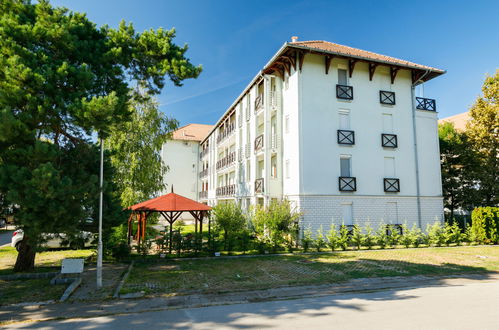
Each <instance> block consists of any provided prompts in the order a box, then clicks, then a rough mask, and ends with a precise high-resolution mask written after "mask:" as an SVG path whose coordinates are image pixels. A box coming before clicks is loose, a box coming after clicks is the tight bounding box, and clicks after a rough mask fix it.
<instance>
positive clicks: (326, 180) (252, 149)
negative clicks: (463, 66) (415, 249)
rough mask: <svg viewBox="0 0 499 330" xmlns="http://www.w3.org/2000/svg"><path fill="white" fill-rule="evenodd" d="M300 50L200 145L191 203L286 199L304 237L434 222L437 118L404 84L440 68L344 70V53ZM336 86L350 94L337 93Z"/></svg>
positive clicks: (286, 52) (265, 73) (367, 63)
mask: <svg viewBox="0 0 499 330" xmlns="http://www.w3.org/2000/svg"><path fill="white" fill-rule="evenodd" d="M342 47H343V46H342ZM302 49H303V47H296V48H295V47H294V43H288V44H285V45H284V46H283V48H281V50H280V51H279V52H278V53H277V54H276V56H275V57H274V58H273V59H272V60H271V61H270V62H269V64H267V66H266V67H265V68H264V70H262V72H261V73H260V74H258V75H257V76H256V77H255V79H254V80H253V81H252V82H251V83H250V85H249V86H248V87H247V88H246V89H245V90H244V92H243V93H242V94H241V95H240V97H238V99H237V100H236V101H235V102H234V103H233V105H232V106H231V107H230V108H229V110H227V111H226V113H225V114H224V116H223V117H222V118H221V119H220V120H219V121H218V122H217V124H216V125H215V128H214V129H213V130H212V132H211V133H210V134H209V136H208V137H207V138H206V139H205V140H204V141H202V142H201V146H200V149H201V151H202V152H201V153H200V154H199V162H200V165H199V169H200V172H201V171H202V170H205V171H204V172H203V173H201V175H200V179H199V196H198V198H199V200H200V201H201V202H206V203H208V204H210V205H214V204H216V203H217V202H218V201H220V200H227V199H230V200H236V201H238V202H240V203H241V205H242V206H243V207H248V205H249V204H256V203H260V204H267V203H269V202H270V201H271V200H272V199H278V200H279V199H283V198H287V199H289V200H291V201H293V202H294V203H295V205H296V206H297V207H298V209H299V210H300V211H301V212H302V213H303V219H302V228H304V227H307V226H310V227H311V229H312V230H313V231H315V230H316V229H317V228H318V226H319V225H323V226H324V228H325V229H327V228H328V227H329V225H330V224H331V223H332V222H333V223H335V224H338V225H341V224H342V223H345V224H348V225H353V224H361V225H365V223H366V222H368V221H369V222H370V223H371V225H372V226H373V227H377V224H378V223H380V222H382V221H383V222H385V223H392V224H403V223H407V225H408V226H409V227H410V226H412V225H413V224H417V225H419V226H421V227H422V228H423V229H425V228H426V225H427V224H428V223H433V222H434V221H435V220H441V219H442V214H443V204H442V190H441V178H440V161H439V147H438V132H437V113H436V111H434V110H435V107H434V103H431V102H432V101H433V100H429V99H428V101H425V100H426V99H425V100H421V99H420V100H419V101H422V102H429V104H428V106H426V105H424V106H422V108H425V109H426V110H420V109H417V108H416V103H415V102H416V99H415V98H414V86H415V85H417V84H419V83H421V82H422V81H424V78H422V77H425V73H424V71H423V70H422V69H421V68H427V69H426V77H430V75H429V72H431V74H433V76H437V75H438V74H441V73H443V71H441V70H438V69H434V70H435V71H431V70H429V69H432V68H428V67H423V66H417V65H415V64H414V66H411V65H412V64H411V65H408V66H403V65H398V64H393V63H384V62H383V61H381V60H377V59H372V58H371V59H360V58H359V57H358V56H357V57H356V58H355V61H356V62H355V63H354V66H353V67H352V64H351V63H352V59H351V58H350V57H349V56H348V55H346V54H334V57H333V56H332V55H331V54H332V53H331V52H327V51H324V52H321V51H313V52H312V51H309V52H305V51H302ZM375 55H376V54H375ZM328 56H329V58H331V57H332V59H329V60H328ZM286 57H287V61H288V65H287V66H286V65H282V64H281V65H282V70H281V71H280V70H279V65H280V64H275V63H283V62H284V63H286V62H285V61H284V60H283V58H284V59H286ZM293 57H294V58H293ZM325 59H326V60H325ZM325 63H326V64H325ZM406 63H407V62H406ZM300 67H301V68H300ZM373 67H374V71H373V69H372V68H373ZM394 68H396V70H394ZM326 71H327V73H326ZM393 72H395V77H394V74H393ZM418 75H419V76H418ZM415 77H416V79H415ZM418 77H419V79H418ZM421 79H423V80H421ZM427 79H431V78H427ZM338 84H339V85H342V86H343V87H341V86H340V87H341V88H346V91H347V92H352V91H353V97H352V98H351V99H345V98H344V96H345V94H344V93H340V94H341V95H338V93H337V88H339V87H337V85H338ZM380 91H384V92H392V93H394V94H390V93H387V94H384V96H386V95H388V96H390V97H393V96H394V98H395V104H383V103H382V102H381V95H380ZM347 94H348V93H347ZM339 96H342V97H339ZM347 96H348V95H347ZM385 101H386V99H385ZM433 102H434V101H433ZM385 103H386V102H385ZM425 104H426V103H425ZM420 107H421V106H420ZM338 130H341V131H342V132H338ZM352 131H353V136H352ZM339 134H340V139H339V138H338V135H339ZM343 134H346V135H343ZM382 134H390V135H387V136H385V137H384V138H383V137H382ZM394 135H396V137H395V138H394ZM345 137H346V138H345ZM387 138H389V139H391V140H387ZM383 139H385V140H383ZM394 139H396V142H397V143H396V147H394V144H393V142H394ZM340 140H341V141H340ZM349 141H351V142H354V143H353V144H343V143H339V142H349ZM382 143H384V146H382ZM203 150H204V151H203ZM189 161H190V162H192V161H193V159H189ZM189 164H190V163H189ZM184 170H185V169H184ZM175 175H177V174H175ZM340 177H342V178H340ZM352 179H353V180H355V184H353V182H352ZM384 179H390V180H389V182H386V185H387V186H386V187H388V188H389V189H388V191H386V189H385V188H386V187H385V182H384ZM345 180H346V181H345ZM397 180H398V181H397ZM345 183H349V185H348V184H346V185H345ZM397 183H398V184H397ZM390 184H392V185H390ZM351 187H353V188H355V189H351ZM345 188H346V189H345ZM396 188H399V189H396Z"/></svg>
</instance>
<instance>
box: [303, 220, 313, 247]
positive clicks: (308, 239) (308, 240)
mask: <svg viewBox="0 0 499 330" xmlns="http://www.w3.org/2000/svg"><path fill="white" fill-rule="evenodd" d="M312 242H313V239H312V229H310V226H307V229H305V231H304V232H303V238H302V239H301V246H302V248H303V251H305V252H308V250H309V249H310V245H312Z"/></svg>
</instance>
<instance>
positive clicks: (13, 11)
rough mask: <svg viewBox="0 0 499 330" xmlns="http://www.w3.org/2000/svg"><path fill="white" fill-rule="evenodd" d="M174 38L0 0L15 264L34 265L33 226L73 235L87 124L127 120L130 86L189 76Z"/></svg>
mask: <svg viewBox="0 0 499 330" xmlns="http://www.w3.org/2000/svg"><path fill="white" fill-rule="evenodd" d="M174 37H175V31H174V30H163V29H158V30H156V31H153V30H149V31H145V32H143V33H137V32H135V30H134V28H133V26H132V24H126V23H124V22H122V23H121V24H120V26H119V27H118V28H117V29H112V28H110V27H107V26H103V27H101V28H98V27H96V25H95V24H94V23H92V22H91V21H89V20H88V19H87V18H86V16H85V15H84V14H81V13H74V12H70V11H68V10H67V9H64V8H54V7H52V6H51V5H50V4H49V3H48V2H47V1H43V0H42V1H38V3H36V4H32V3H31V2H30V1H28V0H25V1H21V0H3V1H1V2H0V194H1V195H3V196H5V199H6V201H7V204H9V205H14V206H15V207H16V208H17V210H16V215H17V216H16V219H17V222H18V225H19V226H20V227H22V228H23V230H24V232H25V235H24V239H23V241H22V242H21V247H20V253H19V255H18V259H17V262H16V266H15V269H16V270H18V271H19V270H27V269H31V268H33V267H34V257H35V252H36V251H37V250H38V249H39V247H40V243H41V242H42V241H43V237H42V235H41V234H42V233H43V232H61V233H67V234H68V235H74V234H75V232H76V231H77V230H78V227H79V226H78V224H79V223H81V221H82V219H84V218H85V217H86V216H87V215H88V214H94V213H95V208H96V204H95V201H96V200H97V193H98V184H97V182H98V180H97V178H98V176H97V173H96V169H97V171H98V166H97V163H95V161H96V159H98V153H97V152H96V149H95V146H94V145H93V142H92V133H93V132H98V133H99V136H100V137H104V136H106V134H108V133H109V131H111V130H112V128H113V127H119V125H122V124H123V123H126V122H128V121H129V120H130V117H131V112H130V108H129V101H130V98H131V95H132V91H133V89H134V87H135V86H137V85H138V83H139V82H140V84H141V86H142V87H143V88H144V89H145V90H146V91H147V92H148V93H151V94H154V93H158V92H159V91H160V90H161V89H162V88H163V87H164V84H165V82H166V78H168V79H169V80H171V81H172V82H173V83H174V84H175V85H181V82H182V80H184V79H187V78H194V77H197V76H198V74H199V73H200V71H201V68H200V67H196V66H193V65H192V64H191V63H190V62H189V60H188V59H187V58H186V57H185V52H186V51H187V47H186V46H183V47H179V46H177V45H176V44H174V43H173V41H172V40H173V38H174ZM108 201H109V203H111V202H112V198H111V197H110V198H109V200H108Z"/></svg>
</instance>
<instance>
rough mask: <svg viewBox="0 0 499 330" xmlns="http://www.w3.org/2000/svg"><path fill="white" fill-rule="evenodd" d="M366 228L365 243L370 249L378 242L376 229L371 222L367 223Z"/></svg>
mask: <svg viewBox="0 0 499 330" xmlns="http://www.w3.org/2000/svg"><path fill="white" fill-rule="evenodd" d="M365 229H366V233H365V234H364V245H365V246H366V247H367V248H368V249H369V250H371V249H372V248H373V246H374V244H376V236H375V233H374V230H373V228H372V227H371V224H370V223H367V225H366V228H365Z"/></svg>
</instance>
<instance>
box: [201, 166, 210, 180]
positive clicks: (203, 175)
mask: <svg viewBox="0 0 499 330" xmlns="http://www.w3.org/2000/svg"><path fill="white" fill-rule="evenodd" d="M207 175H208V168H205V169H204V170H202V171H201V172H199V178H201V179H202V178H204V177H205V176H207Z"/></svg>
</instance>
